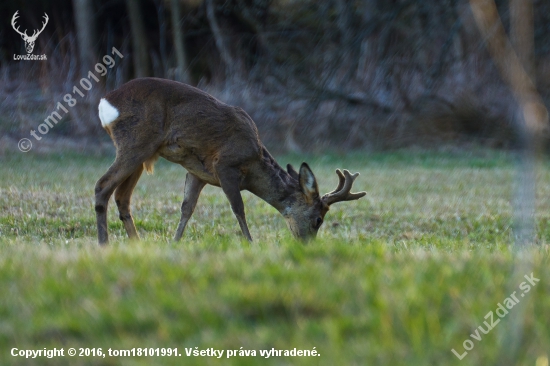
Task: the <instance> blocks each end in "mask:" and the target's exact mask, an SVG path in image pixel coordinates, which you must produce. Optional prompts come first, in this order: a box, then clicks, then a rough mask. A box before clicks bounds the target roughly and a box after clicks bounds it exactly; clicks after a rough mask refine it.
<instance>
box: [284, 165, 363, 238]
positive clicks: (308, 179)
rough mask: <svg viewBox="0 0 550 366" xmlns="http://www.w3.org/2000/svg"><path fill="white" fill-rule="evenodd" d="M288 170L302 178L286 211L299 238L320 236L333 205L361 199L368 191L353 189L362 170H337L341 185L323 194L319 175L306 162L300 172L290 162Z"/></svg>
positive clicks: (297, 178) (288, 219)
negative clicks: (358, 171) (356, 171)
mask: <svg viewBox="0 0 550 366" xmlns="http://www.w3.org/2000/svg"><path fill="white" fill-rule="evenodd" d="M287 171H288V173H289V174H290V176H291V177H293V178H294V179H296V180H297V181H298V191H297V192H296V193H294V194H293V195H291V196H290V198H289V199H288V206H287V208H286V209H285V210H284V211H283V212H282V214H283V216H284V218H285V220H286V223H287V225H288V228H289V229H290V231H291V232H292V234H293V235H294V236H295V237H296V238H299V239H311V238H315V237H316V236H317V232H318V231H319V228H320V227H321V225H322V224H323V220H324V217H325V214H326V213H327V212H328V210H329V207H330V205H332V204H334V203H336V202H342V201H353V200H358V199H359V198H361V197H363V196H364V195H366V194H367V193H366V192H358V193H351V192H350V191H351V187H352V185H353V181H354V180H355V179H356V178H357V177H358V176H359V173H355V174H351V173H350V172H349V171H348V170H345V169H344V172H343V173H342V171H341V170H340V169H337V170H336V174H337V175H338V178H339V183H338V186H337V187H336V189H335V190H334V191H332V192H330V193H327V194H325V195H324V196H322V197H321V196H320V195H319V187H318V186H317V180H316V178H315V175H314V174H313V172H312V171H311V169H310V168H309V166H308V165H307V164H306V163H302V165H301V167H300V172H299V173H298V172H296V170H294V168H293V167H292V165H290V164H288V165H287Z"/></svg>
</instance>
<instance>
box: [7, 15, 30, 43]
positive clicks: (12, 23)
mask: <svg viewBox="0 0 550 366" xmlns="http://www.w3.org/2000/svg"><path fill="white" fill-rule="evenodd" d="M17 13H19V10H17V11H16V12H15V14H13V17H12V18H11V26H12V27H13V30H15V31H16V32H17V33H19V34H20V35H22V36H23V35H24V36H27V30H26V29H25V32H24V33H23V32H21V31H20V30H19V26H17V27H16V26H15V21H16V20H17V18H19V14H17ZM27 37H28V36H27Z"/></svg>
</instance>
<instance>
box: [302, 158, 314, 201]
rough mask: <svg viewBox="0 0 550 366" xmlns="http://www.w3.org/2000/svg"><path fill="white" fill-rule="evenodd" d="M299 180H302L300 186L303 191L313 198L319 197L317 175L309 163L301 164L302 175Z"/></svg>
mask: <svg viewBox="0 0 550 366" xmlns="http://www.w3.org/2000/svg"><path fill="white" fill-rule="evenodd" d="M298 181H299V182H300V188H301V189H302V192H304V193H305V194H306V196H308V197H309V198H311V199H313V198H315V197H319V187H318V186H317V180H316V179H315V175H313V172H312V171H311V169H310V168H309V165H307V164H306V163H302V166H300V175H299V179H298Z"/></svg>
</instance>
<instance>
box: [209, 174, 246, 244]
mask: <svg viewBox="0 0 550 366" xmlns="http://www.w3.org/2000/svg"><path fill="white" fill-rule="evenodd" d="M216 171H217V173H218V179H219V180H220V185H221V186H222V189H223V192H224V193H225V195H226V197H227V199H228V200H229V203H230V204H231V209H232V210H233V213H234V214H235V216H236V217H237V221H239V226H240V227H241V231H242V232H243V234H244V236H245V237H246V239H248V241H252V236H250V231H248V225H247V224H246V218H245V214H244V203H243V198H242V196H241V189H240V187H239V181H240V174H241V173H240V171H239V170H238V169H220V168H217V169H216Z"/></svg>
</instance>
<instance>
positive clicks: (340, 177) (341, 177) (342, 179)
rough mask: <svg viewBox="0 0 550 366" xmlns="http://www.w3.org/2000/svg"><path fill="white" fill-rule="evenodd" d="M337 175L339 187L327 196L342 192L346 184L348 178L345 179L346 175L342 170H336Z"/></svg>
mask: <svg viewBox="0 0 550 366" xmlns="http://www.w3.org/2000/svg"><path fill="white" fill-rule="evenodd" d="M336 174H338V186H336V189H335V190H334V191H332V192H329V193H327V194H326V195H325V196H328V195H331V194H335V193H338V192H340V190H341V189H342V187H343V186H344V183H345V182H346V177H344V174H342V171H341V170H340V169H336Z"/></svg>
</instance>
